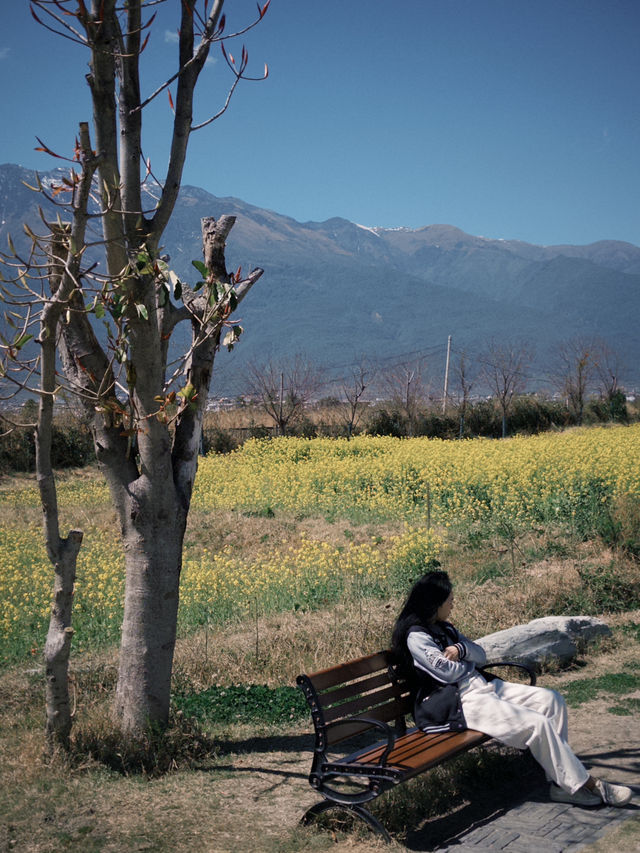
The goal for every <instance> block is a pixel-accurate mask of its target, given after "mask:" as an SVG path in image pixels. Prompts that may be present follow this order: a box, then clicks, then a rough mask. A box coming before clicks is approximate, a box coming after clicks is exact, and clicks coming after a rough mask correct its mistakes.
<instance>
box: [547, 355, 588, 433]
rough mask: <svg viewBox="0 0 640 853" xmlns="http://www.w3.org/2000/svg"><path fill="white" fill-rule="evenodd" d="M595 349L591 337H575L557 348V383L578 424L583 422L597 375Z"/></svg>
mask: <svg viewBox="0 0 640 853" xmlns="http://www.w3.org/2000/svg"><path fill="white" fill-rule="evenodd" d="M595 351H596V345H595V342H594V341H593V340H592V339H590V338H589V339H588V338H573V339H572V340H570V341H566V342H564V343H562V344H561V345H560V346H559V347H558V349H557V360H558V367H557V369H556V371H555V384H556V386H557V387H558V389H559V390H560V392H561V393H562V394H563V395H564V396H565V398H566V401H567V406H568V408H569V410H570V412H571V414H572V415H573V418H574V420H575V422H576V423H577V424H578V425H579V424H581V423H582V418H583V415H584V407H585V403H586V400H587V393H588V390H589V387H590V385H591V382H592V380H593V377H594V375H595V369H596V360H595Z"/></svg>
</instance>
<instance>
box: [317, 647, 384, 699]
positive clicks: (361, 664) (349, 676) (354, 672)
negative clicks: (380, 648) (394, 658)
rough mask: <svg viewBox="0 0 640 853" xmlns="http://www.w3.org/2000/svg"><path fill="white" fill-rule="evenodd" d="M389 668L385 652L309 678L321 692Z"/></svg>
mask: <svg viewBox="0 0 640 853" xmlns="http://www.w3.org/2000/svg"><path fill="white" fill-rule="evenodd" d="M388 666H389V659H388V657H387V654H386V653H385V652H378V653H377V654H375V655H367V657H364V658H358V660H352V661H349V663H343V664H341V665H340V666H334V667H331V669H323V670H321V671H320V672H316V673H314V674H313V675H310V676H309V678H310V679H311V681H312V682H313V686H314V687H315V689H316V690H317V691H318V692H320V691H322V690H326V689H327V688H329V687H335V686H336V685H337V684H343V683H344V682H346V681H353V679H355V678H361V677H362V676H364V675H370V674H371V673H373V672H377V671H378V670H381V669H384V670H386V668H387V667H388Z"/></svg>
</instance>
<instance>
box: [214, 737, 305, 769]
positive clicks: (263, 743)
mask: <svg viewBox="0 0 640 853" xmlns="http://www.w3.org/2000/svg"><path fill="white" fill-rule="evenodd" d="M313 744H314V739H313V735H312V734H309V733H307V732H305V733H302V734H296V735H267V736H265V737H250V738H245V739H244V740H216V746H217V747H218V749H219V750H220V754H221V755H237V754H239V753H241V754H245V753H268V752H308V753H309V766H311V753H312V752H313Z"/></svg>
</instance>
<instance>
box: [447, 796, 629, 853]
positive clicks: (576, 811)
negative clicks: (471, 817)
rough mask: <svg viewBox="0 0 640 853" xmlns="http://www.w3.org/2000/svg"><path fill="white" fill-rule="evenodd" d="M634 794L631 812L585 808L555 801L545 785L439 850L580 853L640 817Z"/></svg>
mask: <svg viewBox="0 0 640 853" xmlns="http://www.w3.org/2000/svg"><path fill="white" fill-rule="evenodd" d="M634 791H635V796H634V798H633V800H632V801H631V803H630V804H629V805H628V806H627V807H625V808H622V809H614V808H609V807H607V808H595V809H585V808H578V807H576V806H570V805H564V804H562V803H554V802H551V801H550V800H549V797H548V794H547V789H546V786H545V787H544V788H540V790H539V791H537V792H536V793H535V794H533V795H529V796H528V797H527V800H526V801H523V802H518V803H516V804H515V805H513V806H511V807H509V808H507V809H506V810H505V811H503V812H497V813H494V814H493V815H491V816H488V817H487V818H486V819H485V820H483V821H482V822H480V823H479V824H476V825H475V826H472V827H470V828H468V829H466V830H464V831H463V832H461V833H460V834H459V835H457V836H455V837H453V838H449V839H448V840H447V842H445V844H444V845H443V846H440V847H437V848H436V849H437V850H438V851H449V853H481V851H483V850H486V851H494V853H495V851H496V850H506V851H508V853H577V851H579V850H582V849H583V848H584V847H586V846H587V845H589V844H592V843H593V842H595V841H597V840H598V839H599V838H601V837H602V836H603V835H605V834H606V833H607V832H609V831H610V830H612V829H614V828H615V827H617V826H618V825H619V824H620V823H622V822H623V821H625V820H627V819H628V818H630V817H631V816H632V815H636V814H638V813H639V812H640V805H639V803H640V789H639V788H638V787H634Z"/></svg>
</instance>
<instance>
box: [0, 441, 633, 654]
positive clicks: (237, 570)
mask: <svg viewBox="0 0 640 853" xmlns="http://www.w3.org/2000/svg"><path fill="white" fill-rule="evenodd" d="M625 494H633V495H640V425H634V426H629V427H612V428H595V429H594V428H592V429H583V430H572V431H568V432H564V433H560V434H551V433H548V434H544V435H540V436H534V437H517V438H512V439H508V440H503V441H492V440H485V439H473V440H466V441H459V442H458V441H455V442H451V441H441V440H433V439H431V440H430V439H424V438H415V439H396V438H388V437H381V438H374V437H358V438H355V439H353V440H351V441H346V440H344V439H299V438H285V439H276V440H272V441H249V442H247V444H245V445H244V447H242V448H241V449H239V450H238V451H236V452H234V453H232V454H230V455H224V456H209V457H207V458H206V459H203V460H201V463H200V469H199V473H198V478H197V481H196V488H195V492H194V498H193V507H194V509H195V510H196V511H197V512H200V513H207V512H214V511H215V510H216V509H225V510H229V509H231V510H240V511H244V512H247V511H250V512H252V513H256V514H258V515H264V516H266V517H268V516H269V515H271V514H272V513H280V512H281V513H286V514H292V515H294V516H297V517H304V516H305V515H314V514H320V515H325V516H327V517H331V518H348V519H352V520H356V521H358V520H361V521H366V520H369V519H371V520H377V519H396V520H398V519H399V520H403V521H404V522H405V529H404V532H402V533H400V534H399V535H397V536H395V537H392V538H390V539H387V540H386V541H379V540H371V541H369V542H364V543H361V544H355V543H348V544H347V545H344V546H336V545H335V544H330V543H328V542H323V541H318V540H316V539H311V538H308V537H307V538H305V537H303V538H301V539H300V540H299V541H298V542H297V543H296V544H295V545H293V546H291V547H288V548H286V549H282V550H278V549H274V547H273V546H272V545H267V544H265V546H264V550H262V551H260V552H259V553H258V554H257V556H254V557H252V558H251V559H250V560H249V559H247V557H246V556H243V554H242V553H238V552H237V551H234V550H233V549H231V548H230V547H225V548H223V549H222V550H221V551H218V552H215V553H209V551H208V550H207V549H206V548H204V549H198V552H197V555H194V553H192V552H190V551H189V550H187V552H186V553H185V562H184V568H183V583H182V593H181V619H182V625H183V628H184V629H186V628H188V627H189V626H193V625H194V624H205V623H207V622H210V621H213V620H215V621H218V620H220V619H223V618H230V617H234V616H246V615H247V614H251V613H252V612H261V613H264V612H266V611H269V610H270V611H273V610H276V609H282V608H304V609H307V608H312V607H319V606H323V605H325V604H328V603H330V602H331V601H335V600H336V599H337V598H344V597H345V596H352V595H356V596H359V595H367V594H388V593H389V592H390V591H396V590H401V589H404V588H405V586H406V583H407V581H408V580H409V578H411V577H415V576H416V574H417V572H419V570H420V567H421V566H423V565H425V563H426V562H428V561H429V560H432V559H434V558H437V556H438V554H439V552H440V549H441V546H442V541H441V539H440V538H439V537H438V536H436V535H435V534H434V533H433V532H432V531H431V529H429V526H428V521H430V522H431V523H432V524H434V525H436V526H437V528H438V530H439V531H440V534H441V535H443V536H445V537H446V528H447V526H449V525H457V524H460V523H469V522H483V521H489V522H492V521H497V522H508V523H509V524H512V525H517V526H518V527H525V526H527V525H537V524H541V523H542V524H544V523H549V522H551V521H558V522H561V523H568V524H571V523H573V522H574V521H576V519H579V518H580V517H582V516H583V515H585V514H588V513H589V512H592V511H593V508H594V505H597V504H598V503H602V502H605V503H606V502H608V501H611V500H614V499H615V498H616V497H618V496H620V495H625ZM2 500H3V504H4V505H5V506H7V507H13V508H14V513H15V510H17V511H18V512H19V511H20V508H21V507H35V506H38V502H39V498H38V493H37V489H36V488H34V487H25V488H20V489H10V488H5V489H4V490H3V492H2ZM59 502H60V506H61V511H62V513H63V515H64V518H65V522H66V520H67V519H68V523H69V524H70V525H73V524H74V523H75V524H78V523H80V522H81V523H80V526H82V527H83V528H84V530H85V544H84V545H83V547H82V550H81V552H80V558H79V562H78V578H77V585H76V596H75V611H74V627H75V628H76V638H75V641H74V642H75V643H76V647H78V646H79V647H83V646H86V645H91V644H94V643H99V642H108V641H113V640H114V639H115V637H116V636H117V631H118V626H119V622H120V619H121V612H122V596H123V587H124V582H123V564H124V561H123V558H122V554H121V552H120V549H119V547H118V545H117V543H115V542H114V541H113V537H112V536H110V535H109V536H107V535H104V530H103V529H101V528H100V527H99V526H97V525H96V526H93V527H92V525H91V523H89V524H87V523H86V521H87V519H91V518H92V517H94V518H95V517H96V515H98V514H105V513H106V511H107V507H108V505H109V497H108V492H107V489H106V486H103V485H101V483H100V482H99V481H96V479H95V478H87V477H86V476H81V475H79V476H77V477H74V476H69V477H67V478H65V479H64V480H63V481H62V482H61V483H60V486H59ZM76 516H77V517H76ZM74 518H75V521H74ZM0 564H1V566H2V572H1V573H0V602H2V608H1V610H0V655H1V656H2V657H3V658H5V659H7V658H10V657H16V656H19V655H24V654H28V653H29V651H31V650H33V652H34V653H35V652H36V651H38V653H39V649H40V648H41V645H42V642H43V639H44V634H45V632H46V625H47V619H48V611H49V601H50V594H51V593H50V590H51V580H52V578H51V568H50V566H49V565H48V562H47V559H46V555H45V551H44V547H43V545H42V533H41V530H40V528H39V527H38V526H35V525H32V526H28V525H27V526H23V525H19V524H18V523H17V522H16V521H15V520H13V521H11V522H10V523H5V524H4V525H3V526H2V527H0Z"/></svg>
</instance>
